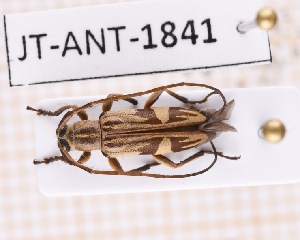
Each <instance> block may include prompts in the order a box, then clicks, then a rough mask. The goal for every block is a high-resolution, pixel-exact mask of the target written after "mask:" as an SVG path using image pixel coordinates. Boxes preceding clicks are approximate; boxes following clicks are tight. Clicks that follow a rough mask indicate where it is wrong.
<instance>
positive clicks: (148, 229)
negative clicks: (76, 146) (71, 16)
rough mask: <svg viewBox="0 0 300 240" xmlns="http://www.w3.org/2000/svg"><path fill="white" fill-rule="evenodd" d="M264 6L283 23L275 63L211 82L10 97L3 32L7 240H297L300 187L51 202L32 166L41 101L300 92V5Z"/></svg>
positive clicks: (22, 0) (91, 0)
mask: <svg viewBox="0 0 300 240" xmlns="http://www.w3.org/2000/svg"><path fill="white" fill-rule="evenodd" d="M111 2H121V1H116V0H115V1H109V0H107V1H105V0H0V13H1V14H8V13H18V12H27V11H37V10H46V9H54V8H66V7H75V6H83V5H93V4H104V3H111ZM266 4H268V5H270V6H273V7H274V8H275V9H276V10H277V11H278V14H279V17H280V24H279V26H278V27H277V29H275V30H273V31H272V32H270V40H271V45H272V50H273V58H274V62H273V64H272V65H264V66H254V67H249V66H245V67H238V68H228V69H221V70H216V71H213V72H209V73H203V72H200V71H195V72H191V73H174V74H162V75H153V76H138V77H127V78H123V79H120V78H118V79H108V80H101V81H97V80H93V81H85V82H70V83H62V84H50V85H39V86H31V87H28V88H26V87H20V88H9V84H8V73H7V64H6V55H5V44H4V38H3V29H1V31H0V38H1V39H0V136H1V137H0V239H1V240H11V239H12V240H15V239H29V240H34V239H43V240H46V239H51V240H52V239H64V240H65V239H72V240H75V239H109V240H110V239H124V240H125V239H126V240H127V239H128V240H135V239H143V240H146V239H149V240H153V239H155V240H156V239H162V240H164V239H172V240H173V239H179V240H181V239H188V240H189V239H196V240H202V239H203V240H248V239H249V240H253V239H256V240H261V239H272V240H277V239H278V240H279V239H289V240H297V239H300V184H291V185H278V186H259V187H244V188H225V189H209V190H192V191H173V192H154V193H135V194H115V195H101V196H79V197H60V198H47V197H45V196H43V195H42V194H41V193H40V192H39V190H38V186H37V177H36V171H35V168H34V167H33V165H32V159H33V157H34V155H35V150H34V148H35V146H34V130H33V118H34V116H33V114H29V113H28V112H26V111H25V107H26V106H27V105H33V106H35V105H36V103H37V102H38V101H39V100H41V99H44V98H55V97H68V96H79V95H101V94H107V93H110V92H115V93H129V92H134V91H137V90H139V91H141V90H146V89H149V88H152V87H155V86H160V85H162V84H166V83H174V82H180V81H194V82H204V83H209V84H211V85H214V86H216V87H219V88H235V87H260V86H272V85H293V86H298V87H299V86H300V61H299V60H300V1H299V0H284V1H283V0H273V1H271V0H268V1H266ZM1 28H3V27H2V26H1ZM278 97H280V96H278ZM283 100H284V99H283ZM291 104H292V103H291ZM249 147H251V146H249ZM299 164H300V157H299ZM270 167H272V166H270ZM266 174H267V173H266ZM299 174H300V173H299Z"/></svg>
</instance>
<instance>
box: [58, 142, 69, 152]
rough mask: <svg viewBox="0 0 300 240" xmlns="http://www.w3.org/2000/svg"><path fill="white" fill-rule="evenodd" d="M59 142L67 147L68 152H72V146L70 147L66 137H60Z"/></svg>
mask: <svg viewBox="0 0 300 240" xmlns="http://www.w3.org/2000/svg"><path fill="white" fill-rule="evenodd" d="M59 143H60V144H61V145H62V146H64V147H65V149H66V151H67V152H70V150H71V148H70V144H69V143H68V141H67V140H65V139H59Z"/></svg>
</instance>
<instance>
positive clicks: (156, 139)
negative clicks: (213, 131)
mask: <svg viewBox="0 0 300 240" xmlns="http://www.w3.org/2000/svg"><path fill="white" fill-rule="evenodd" d="M207 139H208V135H207V134H206V133H203V132H199V131H191V132H157V133H155V132H149V133H131V134H129V133H128V134H115V135H106V137H104V138H103V139H102V152H103V154H104V155H106V156H109V157H118V156H134V155H147V154H151V155H159V154H167V153H172V152H180V151H183V150H187V149H190V148H193V147H196V146H198V145H201V144H203V143H205V142H206V140H207Z"/></svg>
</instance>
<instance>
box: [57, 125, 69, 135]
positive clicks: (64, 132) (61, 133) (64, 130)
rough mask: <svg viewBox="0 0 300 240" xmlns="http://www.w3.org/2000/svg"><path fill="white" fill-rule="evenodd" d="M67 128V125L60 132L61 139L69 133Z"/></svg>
mask: <svg viewBox="0 0 300 240" xmlns="http://www.w3.org/2000/svg"><path fill="white" fill-rule="evenodd" d="M67 128H68V127H67V125H65V126H64V128H63V129H62V130H61V131H60V132H59V137H63V136H65V134H66V133H67Z"/></svg>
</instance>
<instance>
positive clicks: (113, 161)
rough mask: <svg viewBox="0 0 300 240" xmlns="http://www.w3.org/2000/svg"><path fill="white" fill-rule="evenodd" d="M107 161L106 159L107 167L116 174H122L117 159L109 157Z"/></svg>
mask: <svg viewBox="0 0 300 240" xmlns="http://www.w3.org/2000/svg"><path fill="white" fill-rule="evenodd" d="M107 159H108V162H109V165H110V166H111V167H112V169H113V170H115V171H117V172H118V173H123V172H124V170H123V168H122V167H121V164H120V163H119V161H118V159H116V158H110V157H108V158H107Z"/></svg>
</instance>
